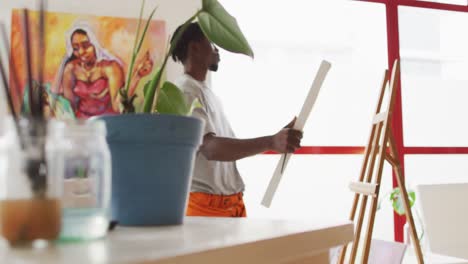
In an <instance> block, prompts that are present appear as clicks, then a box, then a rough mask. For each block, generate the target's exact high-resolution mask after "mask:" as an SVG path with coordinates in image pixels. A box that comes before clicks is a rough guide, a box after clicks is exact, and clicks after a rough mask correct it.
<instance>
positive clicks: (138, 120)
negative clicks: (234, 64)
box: [99, 114, 203, 226]
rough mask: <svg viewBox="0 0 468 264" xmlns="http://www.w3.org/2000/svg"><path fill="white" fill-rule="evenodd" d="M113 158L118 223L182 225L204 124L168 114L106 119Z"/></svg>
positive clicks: (113, 198)
mask: <svg viewBox="0 0 468 264" xmlns="http://www.w3.org/2000/svg"><path fill="white" fill-rule="evenodd" d="M99 119H101V120H104V121H105V122H106V125H107V142H108V144H109V147H110V150H111V155H112V219H113V220H116V221H118V222H119V224H120V225H132V226H148V225H176V224H182V223H183V219H184V215H185V209H186V203H187V197H188V192H189V187H190V182H191V177H192V171H193V163H194V160H195V154H196V151H197V149H198V147H199V145H200V144H201V139H202V129H203V121H202V120H200V119H197V118H194V117H185V116H173V115H163V114H125V115H116V116H102V117H99Z"/></svg>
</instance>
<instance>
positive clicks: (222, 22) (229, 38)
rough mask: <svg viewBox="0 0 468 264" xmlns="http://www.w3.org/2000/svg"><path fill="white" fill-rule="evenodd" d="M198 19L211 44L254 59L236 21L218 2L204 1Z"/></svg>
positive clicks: (215, 0)
mask: <svg viewBox="0 0 468 264" xmlns="http://www.w3.org/2000/svg"><path fill="white" fill-rule="evenodd" d="M197 18H198V23H199V24H200V27H201V29H202V30H203V33H205V35H206V37H207V38H208V39H209V40H210V41H211V42H213V43H214V44H216V45H217V46H219V47H221V48H223V49H225V50H227V51H230V52H234V53H242V54H245V55H247V56H250V57H252V58H253V57H254V54H253V51H252V49H251V48H250V45H249V43H248V42H247V39H246V38H245V37H244V35H243V34H242V32H241V30H240V28H239V25H238V24H237V21H236V19H235V18H234V17H233V16H231V15H230V14H229V13H228V12H227V11H226V10H225V9H224V7H223V6H222V5H221V4H220V3H218V1H217V0H203V7H202V10H201V12H200V13H199V14H198V16H197Z"/></svg>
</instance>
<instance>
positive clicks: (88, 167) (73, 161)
mask: <svg viewBox="0 0 468 264" xmlns="http://www.w3.org/2000/svg"><path fill="white" fill-rule="evenodd" d="M46 150H47V155H48V158H47V160H48V161H49V170H50V173H52V174H54V175H55V176H56V177H60V178H61V179H63V195H62V198H61V202H62V225H63V227H62V232H61V234H60V240H72V241H73V240H88V239H94V238H100V237H103V236H105V235H106V234H107V229H108V225H109V218H110V192H111V156H110V151H109V147H108V145H107V142H106V127H105V123H104V122H102V121H98V120H96V121H92V122H90V121H73V122H67V123H64V122H60V121H51V122H50V125H49V134H48V140H47V146H46Z"/></svg>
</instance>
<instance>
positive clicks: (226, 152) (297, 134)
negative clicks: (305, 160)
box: [200, 128, 302, 161]
mask: <svg viewBox="0 0 468 264" xmlns="http://www.w3.org/2000/svg"><path fill="white" fill-rule="evenodd" d="M301 139H302V132H301V131H298V130H294V129H290V128H284V129H282V130H281V131H279V132H278V133H276V134H275V135H272V136H265V137H259V138H252V139H235V138H225V137H217V136H216V135H214V134H206V135H205V136H204V138H203V144H202V145H201V147H200V152H201V153H202V154H203V155H204V156H205V157H206V158H207V159H208V160H219V161H235V160H239V159H242V158H245V157H249V156H252V155H256V154H259V153H262V152H264V151H267V150H274V151H276V152H280V153H286V152H289V153H292V152H294V151H296V150H297V149H298V148H300V141H301Z"/></svg>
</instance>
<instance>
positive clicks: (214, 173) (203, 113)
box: [176, 74, 245, 195]
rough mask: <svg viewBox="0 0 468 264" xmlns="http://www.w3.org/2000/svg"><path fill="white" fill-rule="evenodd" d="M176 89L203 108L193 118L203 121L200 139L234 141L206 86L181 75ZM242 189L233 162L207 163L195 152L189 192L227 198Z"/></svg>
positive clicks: (219, 104)
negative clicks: (209, 137) (225, 196)
mask: <svg viewBox="0 0 468 264" xmlns="http://www.w3.org/2000/svg"><path fill="white" fill-rule="evenodd" d="M176 85H177V86H178V87H179V88H180V89H182V91H183V92H184V94H185V97H186V99H187V102H189V103H192V102H193V100H194V99H195V98H198V100H199V101H200V103H201V104H202V105H203V107H202V108H197V109H195V110H194V112H193V114H192V116H195V117H198V118H200V119H203V120H204V121H205V128H204V132H203V135H206V134H209V133H212V134H215V135H216V136H218V137H227V138H234V137H235V135H234V132H233V131H232V128H231V125H230V124H229V122H228V120H227V118H226V116H225V114H224V111H223V107H222V105H221V102H220V101H219V99H218V97H217V96H216V95H215V94H214V93H213V91H212V90H211V88H210V87H208V85H207V84H206V82H200V81H198V80H195V79H194V78H192V77H191V76H190V75H188V74H184V75H182V76H181V77H180V78H179V79H178V80H177V81H176ZM244 187H245V186H244V182H243V181H242V178H241V176H240V174H239V171H238V170H237V166H236V162H231V161H214V160H207V159H206V158H205V156H204V155H203V154H202V153H201V152H197V157H196V160H195V168H194V171H193V178H192V185H191V189H190V191H191V192H204V193H210V194H223V195H230V194H234V193H238V192H243V191H244Z"/></svg>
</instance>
